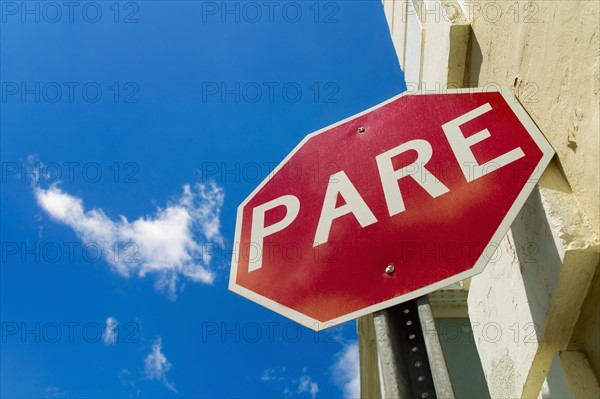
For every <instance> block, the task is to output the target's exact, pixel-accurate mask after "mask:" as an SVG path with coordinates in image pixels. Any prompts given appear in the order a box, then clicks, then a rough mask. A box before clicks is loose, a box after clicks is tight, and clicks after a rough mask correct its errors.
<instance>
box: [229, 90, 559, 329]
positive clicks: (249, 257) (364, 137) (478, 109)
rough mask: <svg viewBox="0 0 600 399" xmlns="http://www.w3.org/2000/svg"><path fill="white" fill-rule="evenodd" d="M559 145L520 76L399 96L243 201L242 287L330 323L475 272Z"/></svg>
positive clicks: (234, 270)
mask: <svg viewBox="0 0 600 399" xmlns="http://www.w3.org/2000/svg"><path fill="white" fill-rule="evenodd" d="M553 154H554V151H553V150H552V148H551V147H550V145H549V144H548V142H547V141H546V139H545V138H544V136H543V135H542V134H541V132H540V131H539V129H538V128H537V127H536V125H535V124H534V122H533V121H532V120H531V118H530V117H529V115H528V114H527V113H526V112H525V110H524V109H523V107H522V106H521V105H520V104H519V102H518V101H517V100H516V99H515V98H514V96H513V95H512V94H511V93H510V91H509V90H508V89H502V90H500V91H480V90H473V89H467V90H456V91H451V92H448V93H447V94H401V95H399V96H396V97H394V98H392V99H390V100H388V101H386V102H384V103H381V104H379V105H377V106H375V107H373V108H371V109H368V110H366V111H364V112H361V113H360V114H357V115H355V116H352V117H350V118H348V119H345V120H343V121H341V122H338V123H336V124H334V125H331V126H329V127H326V128H324V129H321V130H319V131H317V132H315V133H312V134H309V135H308V136H307V137H306V138H305V139H304V140H302V142H301V143H300V144H298V146H297V147H296V148H295V149H294V150H293V151H292V152H291V153H290V154H289V155H288V156H287V157H286V158H285V159H284V160H283V161H282V162H281V164H279V166H278V167H277V168H276V169H275V170H274V171H273V173H272V174H271V175H270V176H269V177H268V178H267V179H265V180H264V181H263V182H262V183H261V184H260V185H259V186H258V187H257V188H256V189H255V190H254V191H253V192H252V194H250V196H248V198H247V199H246V200H245V201H244V202H243V203H242V204H241V205H240V206H239V208H238V213H237V222H236V231H235V246H236V253H235V254H234V256H233V259H232V264H231V276H230V280H229V289H230V290H232V291H234V292H236V293H238V294H240V295H242V296H244V297H246V298H248V299H250V300H252V301H255V302H257V303H259V304H261V305H263V306H265V307H267V308H269V309H271V310H273V311H275V312H277V313H280V314H282V315H284V316H286V317H288V318H290V319H292V320H294V321H296V322H298V323H300V324H302V325H304V326H306V327H309V328H312V329H314V330H321V329H323V328H327V327H329V326H333V325H335V324H337V323H341V322H344V321H347V320H351V319H354V318H356V317H359V316H362V315H365V314H367V313H372V312H375V311H378V310H381V309H384V308H387V307H390V306H393V305H396V304H399V303H402V302H405V301H408V300H410V299H413V298H416V297H418V296H422V295H425V294H427V293H429V292H432V291H435V290H437V289H440V288H443V287H444V286H447V285H449V284H452V283H456V282H459V281H461V280H463V279H465V278H468V277H471V276H474V275H476V274H478V273H480V272H481V271H482V270H483V268H484V266H485V264H486V263H487V261H488V260H489V259H490V257H492V256H493V255H494V252H495V250H496V248H497V247H498V245H499V243H500V241H501V240H502V238H503V237H504V235H505V234H506V232H507V231H508V228H509V227H510V225H511V223H512V222H513V220H514V219H515V216H516V215H517V212H518V211H519V210H520V208H521V207H522V206H523V204H524V203H525V200H526V199H527V197H528V196H529V194H530V193H531V191H532V190H533V188H534V186H535V184H536V182H537V181H538V179H539V177H540V176H541V174H542V172H543V171H544V169H545V168H546V166H547V165H548V163H549V162H550V159H551V158H552V156H553Z"/></svg>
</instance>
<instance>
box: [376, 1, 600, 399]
mask: <svg viewBox="0 0 600 399" xmlns="http://www.w3.org/2000/svg"><path fill="white" fill-rule="evenodd" d="M383 5H384V10H385V13H386V16H387V18H388V23H389V25H390V31H391V35H392V40H393V43H394V46H395V48H396V52H397V54H398V58H399V60H400V62H401V65H402V67H403V69H404V70H405V72H406V78H407V81H409V82H410V83H409V82H407V83H408V84H409V90H411V88H415V87H420V89H421V90H423V91H427V92H431V91H436V90H439V91H440V92H442V93H443V90H444V88H445V85H446V84H450V83H451V82H452V83H454V82H455V81H456V82H459V80H458V79H451V78H450V76H454V75H456V74H454V75H452V74H451V73H450V71H451V70H452V71H454V72H456V73H458V72H461V71H463V69H460V68H459V66H460V64H459V63H456V62H454V61H453V58H452V57H453V55H454V56H456V55H457V54H459V52H460V51H459V50H462V49H464V48H466V49H467V50H466V53H467V54H466V60H467V65H466V68H465V69H464V80H463V81H462V84H463V85H464V86H468V87H480V88H486V87H487V88H489V89H493V88H495V87H498V86H505V87H509V88H512V89H513V90H514V92H515V95H516V96H517V97H518V98H519V100H520V102H521V103H522V104H523V106H524V107H525V109H526V110H527V112H529V114H530V115H531V116H532V118H533V119H534V121H535V122H536V123H537V125H538V126H539V128H540V130H541V131H542V133H543V134H544V135H545V136H546V138H547V139H548V140H549V141H550V143H551V144H552V146H553V147H554V149H555V151H556V153H557V155H556V157H555V160H554V162H552V164H551V166H550V167H549V168H548V169H547V170H546V172H545V173H544V176H545V177H544V178H543V179H542V180H541V181H540V183H539V185H538V188H537V189H536V191H535V193H534V194H535V195H532V196H531V197H530V199H529V200H528V203H527V204H526V206H525V207H524V209H523V211H521V213H520V216H519V218H518V219H517V220H516V221H515V224H513V226H512V228H511V232H510V233H509V234H508V236H507V238H506V239H505V240H504V242H503V243H504V244H505V245H506V248H505V249H506V250H505V251H503V256H501V257H500V258H499V259H498V261H497V262H495V263H494V262H492V263H491V264H490V265H488V266H487V268H486V270H485V271H484V272H483V273H482V274H480V275H479V276H476V277H474V278H473V280H472V283H471V290H470V292H469V296H468V309H469V317H470V319H471V322H472V323H474V325H476V326H479V327H482V326H495V327H500V328H501V329H502V330H501V331H502V332H505V333H507V334H502V337H501V339H500V340H499V341H498V342H495V341H490V340H489V338H490V337H487V336H486V334H485V333H483V334H482V333H481V330H480V331H479V333H477V331H475V329H474V336H475V337H476V344H477V348H478V352H479V355H480V358H481V361H482V365H483V368H484V371H485V372H486V378H487V382H488V387H489V388H490V393H491V394H492V397H527V398H529V397H532V398H537V397H538V394H540V395H541V396H540V397H543V398H546V397H556V396H553V395H556V393H557V392H558V391H556V389H557V387H559V386H560V388H563V391H564V392H569V393H568V394H564V395H562V396H565V397H599V396H598V394H599V393H600V387H599V386H598V377H599V376H600V371H599V367H600V340H599V339H598V326H599V325H600V303H599V302H598V298H599V295H600V294H599V293H600V286H599V284H600V280H599V278H600V277H599V274H600V271H596V273H595V277H593V276H594V271H595V270H598V269H597V268H598V265H599V264H598V259H599V257H600V255H599V254H600V234H599V233H600V162H599V158H600V120H599V113H600V103H599V89H600V71H599V63H600V44H599V25H600V23H599V21H600V1H598V0H592V1H577V0H545V1H540V0H538V1H535V0H534V1H529V0H528V1H515V0H510V1H509V0H506V1H501V0H383ZM448 11H449V12H448ZM461 13H462V15H460V14H461ZM457 15H458V17H460V19H461V20H462V17H466V23H467V24H468V25H470V27H469V29H470V35H468V36H470V39H468V40H470V42H467V43H464V42H465V41H464V40H462V39H461V38H462V37H463V36H462V33H463V32H464V30H463V26H460V25H462V22H460V21H458V19H457V18H458V17H457ZM448 29H449V33H448V34H444V32H446V31H448ZM453 33H454V35H453ZM457 35H458V36H459V37H457ZM458 84H459V85H460V84H461V83H458ZM511 237H512V238H513V241H512V242H513V244H514V242H517V241H518V242H520V243H521V244H523V243H527V244H534V248H536V250H537V252H536V258H535V260H536V262H525V261H523V259H521V258H520V255H523V254H522V253H521V254H520V253H519V251H517V249H516V248H517V247H516V246H515V245H512V244H511ZM504 244H503V245H504ZM521 252H522V251H521ZM588 288H589V292H588ZM507 304H510V306H507ZM532 326H534V327H535V328H534V330H531V328H532ZM517 327H518V328H519V334H520V335H519V339H518V340H517V339H516V338H515V337H514V335H515V333H516V329H517ZM532 331H533V332H534V333H535V334H533V335H532V334H531V333H532ZM525 336H527V337H525ZM486 338H487V339H486ZM525 338H526V339H525ZM551 366H552V367H551ZM550 368H552V370H554V371H553V372H552V373H550V374H548V371H549V369H550ZM546 377H548V378H546ZM544 379H546V380H545V381H544ZM550 388H552V389H550ZM550 391H552V392H550ZM559 391H560V390H559ZM561 392H562V391H561ZM564 392H563V393H564Z"/></svg>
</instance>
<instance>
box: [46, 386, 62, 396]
mask: <svg viewBox="0 0 600 399" xmlns="http://www.w3.org/2000/svg"><path fill="white" fill-rule="evenodd" d="M64 396H65V393H64V391H63V390H62V389H60V388H59V387H48V388H46V389H45V390H44V397H45V398H63V397H64Z"/></svg>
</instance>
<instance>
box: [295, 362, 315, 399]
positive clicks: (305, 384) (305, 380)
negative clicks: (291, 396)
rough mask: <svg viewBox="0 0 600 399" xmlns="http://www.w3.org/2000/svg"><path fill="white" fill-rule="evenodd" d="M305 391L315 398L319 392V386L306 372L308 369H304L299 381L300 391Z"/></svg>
mask: <svg viewBox="0 0 600 399" xmlns="http://www.w3.org/2000/svg"><path fill="white" fill-rule="evenodd" d="M304 392H308V393H309V394H310V397H311V398H313V399H314V398H315V397H316V396H317V393H318V392H319V386H318V385H317V383H316V382H314V381H313V380H312V379H311V377H310V375H308V374H306V369H304V370H302V375H301V376H300V380H299V381H298V393H304Z"/></svg>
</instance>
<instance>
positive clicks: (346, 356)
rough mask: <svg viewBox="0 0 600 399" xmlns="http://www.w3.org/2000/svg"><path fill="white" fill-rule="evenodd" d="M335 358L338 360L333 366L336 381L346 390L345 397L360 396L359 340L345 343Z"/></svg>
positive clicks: (351, 398) (353, 398)
mask: <svg viewBox="0 0 600 399" xmlns="http://www.w3.org/2000/svg"><path fill="white" fill-rule="evenodd" d="M335 358H336V362H335V364H334V365H333V367H332V371H333V379H334V382H335V383H336V385H337V386H338V387H340V389H341V390H342V391H343V392H344V398H346V399H356V398H360V366H359V356H358V342H356V341H352V342H349V343H348V344H346V345H344V347H343V349H342V350H341V351H340V352H339V353H338V354H336V355H335Z"/></svg>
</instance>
